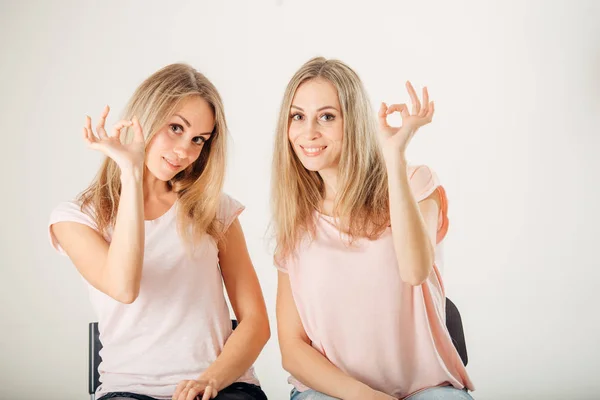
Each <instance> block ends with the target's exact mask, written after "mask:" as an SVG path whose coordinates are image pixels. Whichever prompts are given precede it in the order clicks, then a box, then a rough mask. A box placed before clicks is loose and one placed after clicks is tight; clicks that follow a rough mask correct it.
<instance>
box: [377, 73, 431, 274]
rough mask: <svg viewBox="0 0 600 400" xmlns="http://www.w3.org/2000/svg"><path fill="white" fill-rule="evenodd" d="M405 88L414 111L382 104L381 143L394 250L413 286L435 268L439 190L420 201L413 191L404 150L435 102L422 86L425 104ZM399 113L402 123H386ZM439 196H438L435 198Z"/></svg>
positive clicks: (401, 271) (380, 120) (427, 118)
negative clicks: (397, 125)
mask: <svg viewBox="0 0 600 400" xmlns="http://www.w3.org/2000/svg"><path fill="white" fill-rule="evenodd" d="M406 88H407V90H408V93H409V95H410V98H411V101H412V105H413V107H412V113H411V112H409V111H408V106H407V105H406V104H392V105H391V106H390V107H388V106H387V105H386V104H385V103H381V107H380V109H379V115H378V117H379V131H380V135H379V137H380V144H381V148H382V152H383V156H384V159H385V162H386V167H387V173H388V190H389V198H390V223H391V226H392V237H393V241H394V250H395V252H396V257H397V259H398V268H399V269H400V277H401V279H402V280H403V281H404V282H406V283H409V284H411V285H413V286H417V285H420V284H422V283H423V282H424V281H425V280H426V279H427V277H428V276H429V274H430V273H431V269H432V268H433V263H434V261H435V251H434V250H435V244H436V233H437V221H438V212H439V209H440V205H439V195H438V194H437V193H435V194H433V195H431V196H430V197H429V198H427V199H425V200H423V201H421V202H420V203H419V204H417V202H416V200H415V199H414V198H413V195H412V193H411V189H410V185H409V178H408V171H407V169H408V168H407V163H406V157H405V151H406V148H407V146H408V143H409V142H410V141H411V139H412V138H413V136H414V135H415V133H416V132H417V130H418V129H419V128H420V127H421V126H423V125H426V124H428V123H430V122H431V120H432V118H433V113H434V104H433V102H430V101H429V93H428V91H427V88H423V106H422V107H421V101H420V100H419V98H418V96H417V94H416V92H415V90H414V88H413V86H412V85H411V84H410V82H407V83H406ZM394 112H399V113H400V114H401V116H402V126H400V127H393V126H390V125H389V124H388V123H387V116H388V115H390V114H392V113H394ZM436 196H437V197H436Z"/></svg>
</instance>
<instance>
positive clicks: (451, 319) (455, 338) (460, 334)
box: [446, 297, 469, 367]
mask: <svg viewBox="0 0 600 400" xmlns="http://www.w3.org/2000/svg"><path fill="white" fill-rule="evenodd" d="M446 328H448V333H450V338H452V343H453V344H454V347H455V348H456V351H458V354H459V355H460V359H461V360H462V362H463V364H464V365H465V367H466V366H467V363H468V362H469V357H467V343H466V342H465V332H464V331H463V324H462V319H461V318H460V313H459V312H458V308H457V307H456V305H455V304H454V303H453V302H452V301H451V300H450V299H449V298H447V297H446Z"/></svg>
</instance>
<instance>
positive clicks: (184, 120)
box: [175, 114, 212, 136]
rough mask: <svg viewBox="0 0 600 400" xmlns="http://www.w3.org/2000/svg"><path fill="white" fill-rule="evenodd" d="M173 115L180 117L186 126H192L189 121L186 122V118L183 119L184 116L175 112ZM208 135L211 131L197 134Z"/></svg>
mask: <svg viewBox="0 0 600 400" xmlns="http://www.w3.org/2000/svg"><path fill="white" fill-rule="evenodd" d="M175 116H176V117H179V118H181V120H182V121H183V122H184V123H185V124H186V125H187V127H188V128H191V127H192V124H190V123H189V122H188V120H187V119H185V118H183V117H182V116H181V115H179V114H175ZM210 135H212V132H206V133H201V134H199V135H198V136H210Z"/></svg>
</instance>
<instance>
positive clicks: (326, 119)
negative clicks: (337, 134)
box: [321, 114, 335, 122]
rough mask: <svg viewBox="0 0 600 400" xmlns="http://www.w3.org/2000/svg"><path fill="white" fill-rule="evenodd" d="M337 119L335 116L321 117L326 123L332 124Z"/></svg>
mask: <svg viewBox="0 0 600 400" xmlns="http://www.w3.org/2000/svg"><path fill="white" fill-rule="evenodd" d="M334 119H335V115H333V114H323V115H321V120H322V121H325V122H330V121H333V120H334Z"/></svg>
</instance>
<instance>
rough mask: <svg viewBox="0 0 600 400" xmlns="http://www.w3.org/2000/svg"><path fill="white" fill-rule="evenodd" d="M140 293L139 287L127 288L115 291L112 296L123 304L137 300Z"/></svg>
mask: <svg viewBox="0 0 600 400" xmlns="http://www.w3.org/2000/svg"><path fill="white" fill-rule="evenodd" d="M139 294H140V290H139V288H126V289H121V290H118V291H115V292H113V293H112V294H111V295H110V297H112V298H113V299H115V300H116V301H118V302H119V303H122V304H131V303H133V302H134V301H136V300H137V298H138V296H139Z"/></svg>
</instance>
